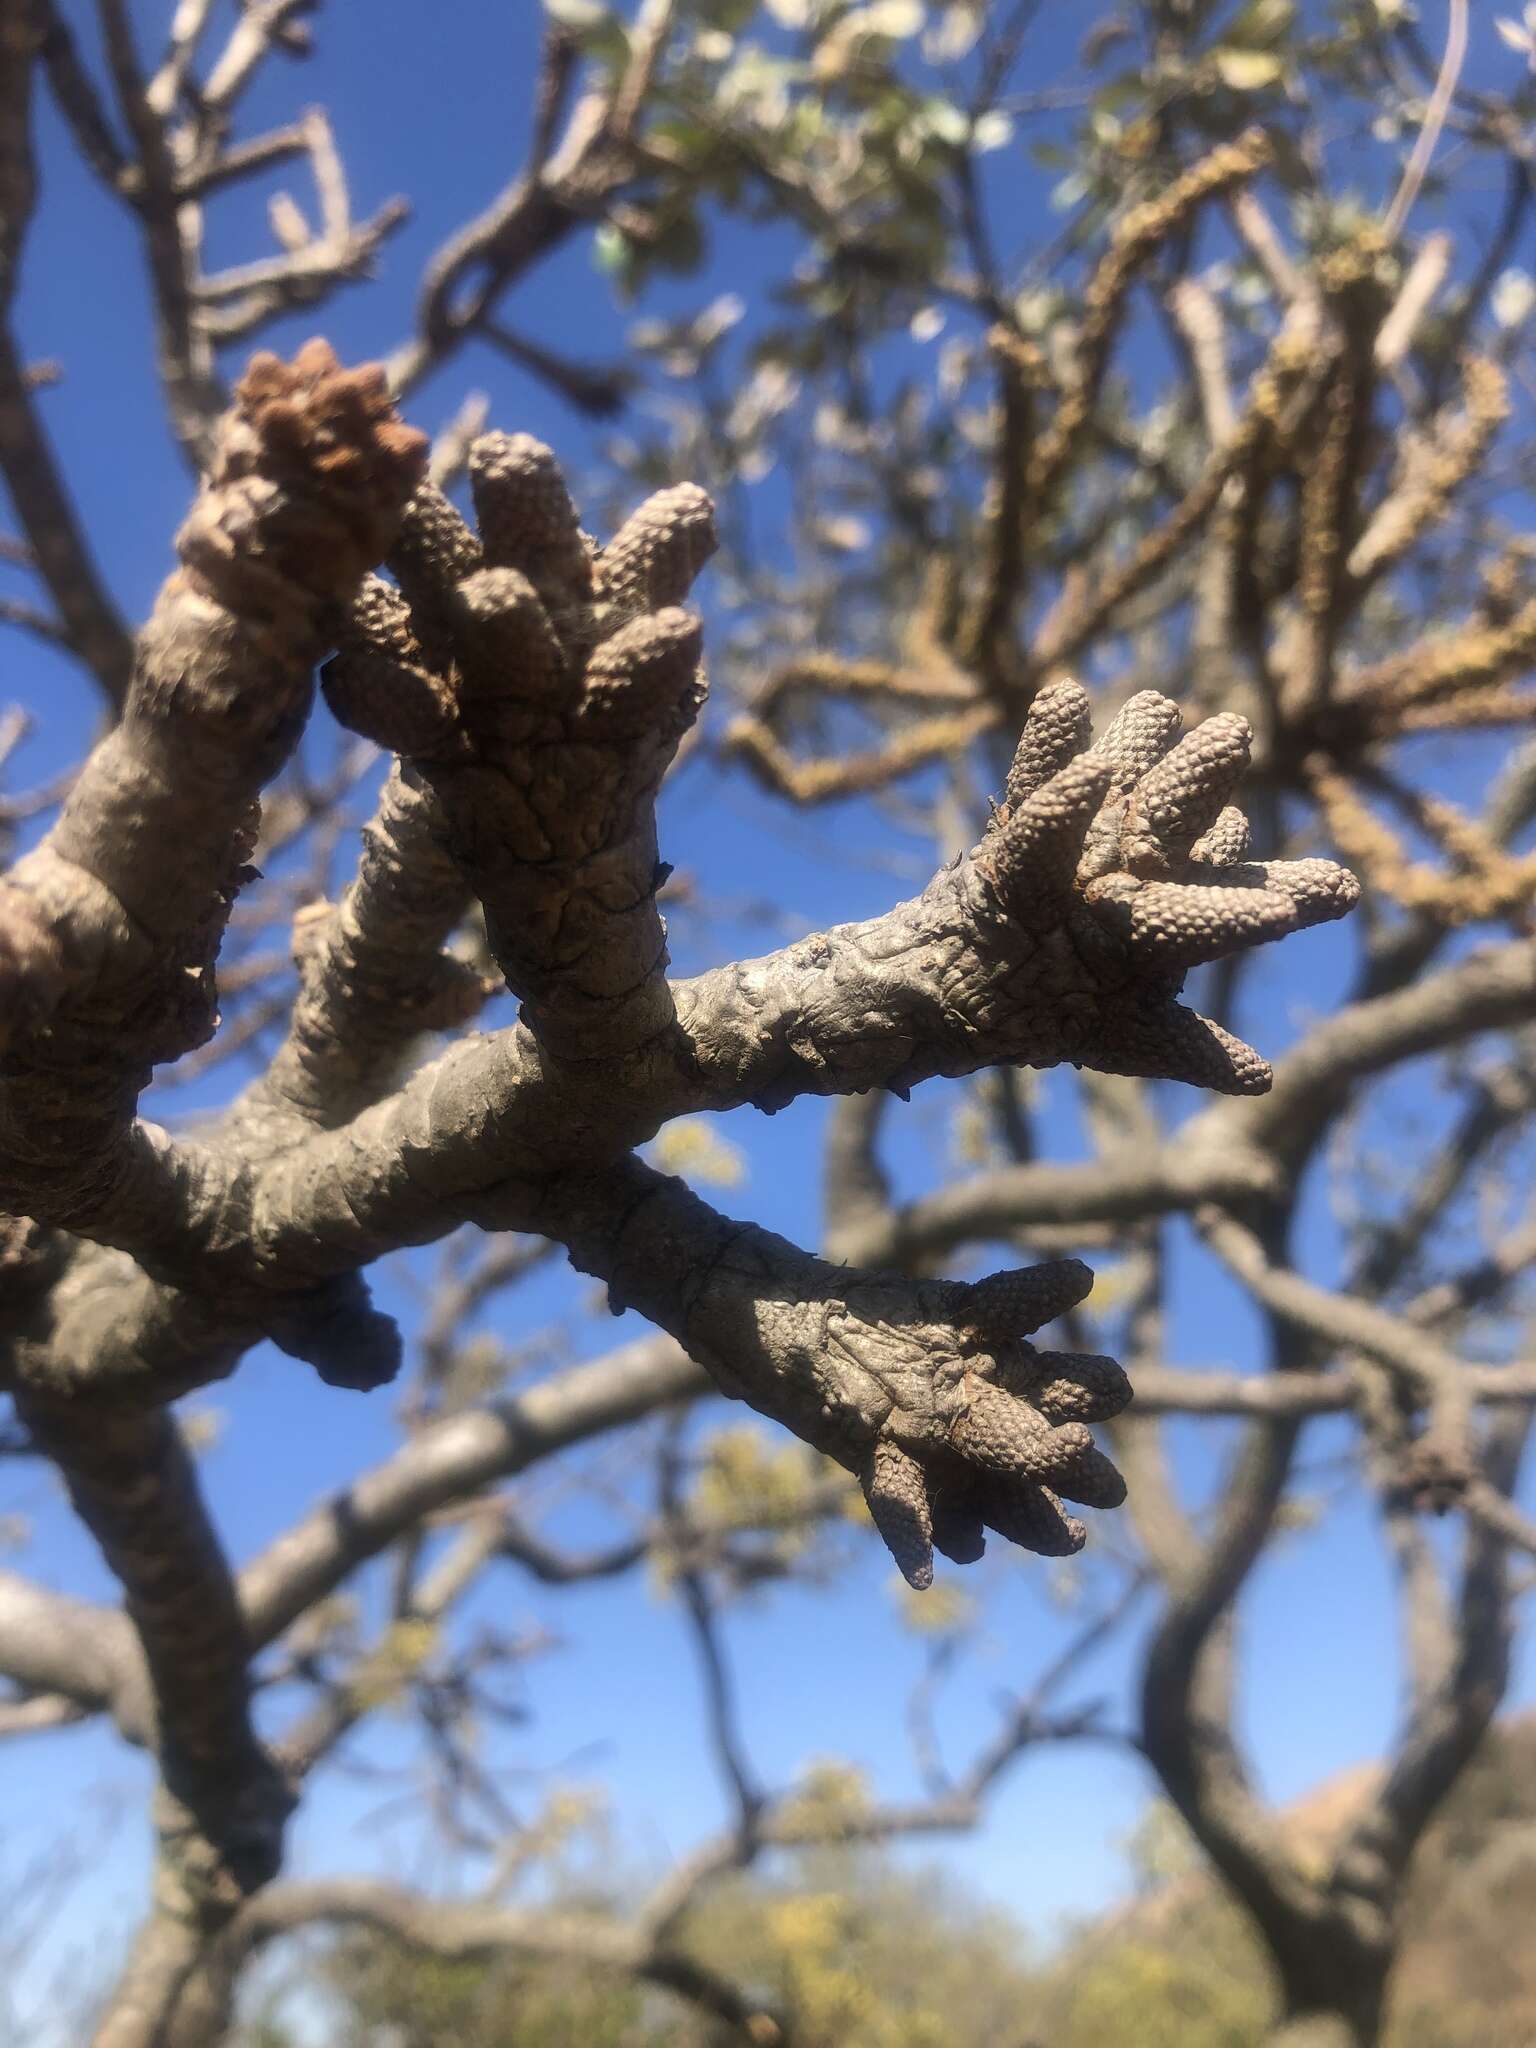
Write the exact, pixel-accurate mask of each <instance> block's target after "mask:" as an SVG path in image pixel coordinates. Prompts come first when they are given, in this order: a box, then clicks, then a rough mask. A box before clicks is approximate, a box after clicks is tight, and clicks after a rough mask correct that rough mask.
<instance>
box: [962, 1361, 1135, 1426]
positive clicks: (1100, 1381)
mask: <svg viewBox="0 0 1536 2048" xmlns="http://www.w3.org/2000/svg"><path fill="white" fill-rule="evenodd" d="M992 1377H993V1379H994V1380H995V1381H996V1383H997V1384H998V1386H1000V1387H1001V1388H1002V1389H1003V1391H1004V1392H1005V1393H1009V1394H1016V1395H1018V1396H1019V1397H1020V1398H1022V1399H1023V1400H1026V1401H1028V1402H1029V1403H1030V1405H1031V1406H1032V1407H1034V1408H1038V1409H1039V1410H1040V1413H1041V1414H1042V1415H1043V1416H1044V1417H1045V1418H1046V1420H1047V1421H1048V1422H1108V1421H1109V1420H1110V1419H1111V1417H1113V1416H1116V1415H1119V1414H1121V1413H1122V1412H1123V1411H1124V1410H1125V1409H1126V1408H1128V1407H1129V1406H1130V1404H1131V1399H1132V1388H1131V1382H1130V1379H1129V1378H1128V1376H1127V1374H1126V1372H1125V1370H1124V1368H1123V1367H1122V1366H1120V1365H1119V1364H1117V1362H1116V1361H1115V1360H1114V1359H1113V1358H1102V1357H1098V1356H1096V1355H1095V1354H1094V1353H1092V1352H1072V1351H1035V1350H1032V1349H1031V1348H1030V1347H1029V1346H1028V1345H1025V1346H1024V1347H1023V1348H1022V1350H1020V1351H1018V1352H1016V1353H1014V1354H1013V1355H1011V1356H1010V1355H1008V1354H1004V1355H1003V1356H1001V1357H1000V1358H999V1359H998V1361H997V1363H996V1365H995V1366H994V1368H993V1372H992Z"/></svg>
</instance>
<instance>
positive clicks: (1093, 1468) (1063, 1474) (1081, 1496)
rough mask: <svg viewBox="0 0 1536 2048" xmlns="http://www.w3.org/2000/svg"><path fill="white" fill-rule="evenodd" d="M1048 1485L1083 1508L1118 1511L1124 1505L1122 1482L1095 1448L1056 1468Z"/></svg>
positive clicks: (1117, 1471)
mask: <svg viewBox="0 0 1536 2048" xmlns="http://www.w3.org/2000/svg"><path fill="white" fill-rule="evenodd" d="M1051 1483H1052V1485H1053V1486H1054V1487H1055V1489H1056V1491H1057V1492H1058V1493H1059V1494H1060V1495H1061V1497H1062V1498H1063V1500H1070V1501H1076V1502H1077V1504H1078V1506H1079V1507H1085V1508H1118V1507H1121V1506H1123V1505H1124V1502H1125V1481H1124V1479H1123V1478H1122V1477H1121V1475H1120V1472H1119V1469H1118V1468H1117V1467H1116V1466H1115V1465H1113V1464H1111V1462H1110V1461H1109V1459H1108V1458H1106V1457H1105V1455H1104V1453H1103V1452H1102V1451H1101V1450H1100V1449H1099V1448H1098V1446H1097V1445H1096V1444H1090V1445H1089V1446H1088V1448H1087V1450H1085V1451H1080V1452H1079V1453H1078V1454H1077V1456H1076V1457H1075V1458H1073V1459H1072V1460H1071V1462H1070V1463H1069V1464H1066V1465H1061V1466H1058V1468H1057V1469H1056V1471H1055V1472H1054V1473H1052V1475H1051Z"/></svg>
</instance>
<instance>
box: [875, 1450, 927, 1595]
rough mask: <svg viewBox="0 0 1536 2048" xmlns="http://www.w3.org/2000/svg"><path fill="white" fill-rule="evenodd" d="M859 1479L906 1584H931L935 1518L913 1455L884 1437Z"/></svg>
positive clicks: (919, 1586)
mask: <svg viewBox="0 0 1536 2048" xmlns="http://www.w3.org/2000/svg"><path fill="white" fill-rule="evenodd" d="M862 1484H863V1487H864V1498H865V1500H866V1501H867V1502H868V1504H869V1512H870V1517H871V1519H872V1520H873V1522H874V1525H875V1527H876V1528H877V1529H878V1530H879V1532H880V1538H881V1541H882V1542H883V1543H884V1545H885V1547H886V1549H887V1550H888V1551H889V1552H890V1553H891V1556H892V1557H893V1558H895V1560H896V1564H897V1567H898V1569H899V1570H900V1572H901V1575H902V1577H903V1578H904V1579H905V1580H906V1582H907V1584H908V1585H909V1586H911V1587H913V1588H914V1589H915V1590H916V1591H917V1592H919V1593H920V1592H922V1591H924V1590H925V1588H927V1587H929V1586H931V1585H932V1584H933V1543H932V1536H933V1518H932V1515H931V1513H930V1511H929V1506H928V1486H927V1482H926V1481H925V1479H924V1478H923V1473H922V1468H921V1467H920V1466H919V1464H918V1463H917V1461H916V1459H915V1458H911V1457H908V1455H907V1453H906V1452H905V1451H904V1450H902V1449H901V1447H900V1446H899V1445H897V1444H893V1443H891V1442H890V1441H889V1440H888V1439H887V1438H885V1437H879V1438H877V1439H876V1442H875V1447H874V1449H873V1451H872V1452H871V1453H870V1459H869V1463H868V1465H867V1466H866V1467H865V1470H864V1473H863V1476H862Z"/></svg>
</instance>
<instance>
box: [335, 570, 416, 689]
mask: <svg viewBox="0 0 1536 2048" xmlns="http://www.w3.org/2000/svg"><path fill="white" fill-rule="evenodd" d="M337 644H338V646H339V647H340V648H341V650H342V652H343V653H350V652H352V651H353V649H358V650H362V649H364V648H366V649H367V650H369V651H370V652H372V653H375V654H384V655H388V656H389V657H390V658H391V659H392V660H394V661H404V662H409V663H411V664H412V665H413V666H414V667H417V668H425V667H429V666H430V663H429V662H428V661H427V657H426V655H425V653H424V652H423V650H422V645H421V642H420V640H419V639H418V638H417V635H416V627H415V624H414V622H413V620H412V618H411V608H410V606H409V605H408V604H407V603H406V601H405V598H404V597H403V596H402V594H401V593H400V591H398V590H397V589H396V588H395V586H394V584H393V583H386V582H385V581H384V578H383V577H382V576H365V577H364V578H363V580H362V582H361V583H360V584H359V585H358V587H357V595H356V596H355V597H354V598H353V600H352V604H351V607H350V609H349V611H348V613H347V617H346V621H345V623H344V624H343V626H342V628H341V631H340V632H339V633H338V635H337Z"/></svg>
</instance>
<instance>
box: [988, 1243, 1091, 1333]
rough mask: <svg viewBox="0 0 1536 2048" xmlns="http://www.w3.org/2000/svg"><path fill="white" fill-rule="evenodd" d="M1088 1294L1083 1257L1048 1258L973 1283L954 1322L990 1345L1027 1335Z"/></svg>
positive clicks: (1088, 1287)
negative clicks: (1036, 1264) (1039, 1263)
mask: <svg viewBox="0 0 1536 2048" xmlns="http://www.w3.org/2000/svg"><path fill="white" fill-rule="evenodd" d="M1092 1291H1093V1274H1092V1272H1091V1271H1090V1269H1089V1268H1088V1267H1087V1266H1085V1265H1084V1264H1083V1262H1082V1260H1081V1259H1048V1260H1046V1261H1045V1262H1044V1263H1042V1264H1041V1265H1038V1266H1017V1267H1015V1268H1013V1269H1012V1270H1011V1271H1009V1272H1003V1273H989V1274H988V1275H987V1277H986V1278H985V1279H984V1280H977V1281H976V1282H974V1283H973V1284H972V1285H971V1286H969V1287H967V1288H966V1290H965V1294H964V1298H963V1300H962V1301H961V1302H960V1304H959V1305H958V1306H957V1308H956V1310H955V1321H956V1322H957V1323H959V1324H961V1325H962V1326H963V1327H965V1328H967V1329H972V1330H975V1331H976V1332H977V1334H978V1335H979V1336H981V1337H983V1338H986V1339H989V1340H990V1341H993V1342H1001V1341H1004V1340H1005V1339H1007V1338H1009V1337H1027V1336H1028V1335H1029V1333H1030V1331H1031V1330H1038V1329H1040V1328H1041V1327H1042V1325H1044V1324H1046V1323H1050V1322H1054V1321H1055V1319H1056V1318H1057V1316H1060V1315H1065V1314H1066V1312H1067V1310H1068V1309H1069V1308H1076V1307H1077V1305H1078V1303H1079V1302H1080V1301H1086V1300H1087V1298H1088V1296H1089V1295H1090V1294H1091V1293H1092Z"/></svg>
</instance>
